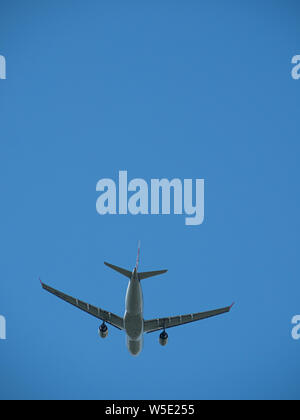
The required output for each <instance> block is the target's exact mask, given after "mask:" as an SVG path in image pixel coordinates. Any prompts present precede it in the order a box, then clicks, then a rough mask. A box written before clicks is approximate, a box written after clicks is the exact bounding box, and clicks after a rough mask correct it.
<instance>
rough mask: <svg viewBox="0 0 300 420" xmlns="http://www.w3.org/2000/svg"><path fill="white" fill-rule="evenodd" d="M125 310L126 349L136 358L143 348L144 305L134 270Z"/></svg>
mask: <svg viewBox="0 0 300 420" xmlns="http://www.w3.org/2000/svg"><path fill="white" fill-rule="evenodd" d="M125 308H126V310H125V315H124V327H125V332H126V341H127V348H128V350H129V352H130V353H131V354H132V355H133V356H137V355H138V354H140V352H141V351H142V348H143V334H144V316H143V311H144V305H143V292H142V287H141V283H140V280H139V276H138V273H137V270H136V269H134V270H133V272H132V277H131V279H130V282H129V285H128V289H127V293H126V301H125Z"/></svg>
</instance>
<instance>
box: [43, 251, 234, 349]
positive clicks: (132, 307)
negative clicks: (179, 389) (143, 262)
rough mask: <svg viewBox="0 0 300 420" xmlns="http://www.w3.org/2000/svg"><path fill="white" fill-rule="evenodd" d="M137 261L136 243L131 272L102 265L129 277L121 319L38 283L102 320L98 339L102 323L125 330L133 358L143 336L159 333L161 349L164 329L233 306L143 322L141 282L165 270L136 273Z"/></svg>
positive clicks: (102, 331) (102, 334)
mask: <svg viewBox="0 0 300 420" xmlns="http://www.w3.org/2000/svg"><path fill="white" fill-rule="evenodd" d="M139 259H140V244H139V247H138V255H137V260H136V265H135V267H134V269H133V271H132V272H131V271H128V270H125V269H124V268H121V267H118V266H115V265H112V264H109V263H107V262H105V263H104V264H105V265H106V266H108V267H109V268H111V269H113V270H115V271H117V272H119V273H120V274H122V275H123V276H125V277H127V278H129V285H128V289H127V293H126V301H125V315H124V317H123V318H121V317H119V316H118V315H115V314H113V313H112V312H107V311H105V310H103V309H100V308H97V307H96V306H93V305H89V304H88V303H85V302H82V301H81V300H79V299H76V298H73V297H71V296H68V295H66V294H64V293H62V292H60V291H58V290H55V289H53V288H52V287H50V286H47V285H46V284H44V283H42V282H41V285H42V287H43V289H45V290H46V291H47V292H49V293H52V294H53V295H55V296H57V297H59V298H60V299H63V300H64V301H66V302H68V303H70V304H71V305H73V306H76V307H77V308H79V309H81V310H82V311H84V312H87V313H88V314H90V315H93V316H94V317H96V318H98V319H100V320H101V321H102V324H101V326H100V327H99V335H100V337H101V338H106V337H107V336H108V327H107V325H106V324H110V325H112V326H114V327H116V328H118V329H119V330H123V331H125V333H126V340H127V348H128V350H129V352H130V354H131V355H133V356H137V355H138V354H140V352H141V351H142V348H143V335H144V333H152V332H155V331H162V332H161V334H160V336H159V343H160V344H161V345H162V346H165V345H166V344H167V342H168V333H167V332H166V329H168V328H171V327H176V326H178V325H183V324H188V323H190V322H194V321H199V320H202V319H206V318H211V317H213V316H216V315H221V314H224V313H226V312H229V311H230V310H231V308H232V306H233V304H232V305H231V306H227V307H225V308H221V309H216V310H213V311H208V312H198V313H193V314H188V315H180V316H172V317H167V318H157V319H151V320H144V316H143V293H142V287H141V280H144V279H147V278H149V277H153V276H157V275H160V274H164V273H166V272H167V271H168V270H160V271H148V272H141V273H140V272H139V271H138V268H139Z"/></svg>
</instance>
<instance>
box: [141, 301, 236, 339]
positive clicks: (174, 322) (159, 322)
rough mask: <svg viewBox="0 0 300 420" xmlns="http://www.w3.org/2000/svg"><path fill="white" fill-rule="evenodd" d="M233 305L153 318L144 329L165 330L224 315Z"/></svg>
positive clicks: (150, 330)
mask: <svg viewBox="0 0 300 420" xmlns="http://www.w3.org/2000/svg"><path fill="white" fill-rule="evenodd" d="M232 306H233V304H232V305H231V306H227V307H226V308H221V309H216V310H214V311H208V312H198V313H195V314H189V315H180V316H173V317H169V318H158V319H151V320H149V321H144V331H145V332H146V333H151V332H154V331H159V330H164V329H167V328H172V327H177V326H179V325H184V324H188V323H190V322H194V321H200V320H201V319H206V318H211V317H213V316H217V315H222V314H224V313H226V312H229V311H230V309H231V308H232Z"/></svg>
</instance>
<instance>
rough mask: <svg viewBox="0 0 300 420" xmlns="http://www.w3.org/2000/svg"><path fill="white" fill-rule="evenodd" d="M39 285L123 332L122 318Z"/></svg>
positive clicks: (45, 285) (44, 285)
mask: <svg viewBox="0 0 300 420" xmlns="http://www.w3.org/2000/svg"><path fill="white" fill-rule="evenodd" d="M41 285H42V287H43V289H44V290H46V291H47V292H49V293H52V294H53V295H55V296H57V297H59V298H60V299H62V300H64V301H65V302H68V303H70V304H71V305H73V306H75V307H76V308H78V309H81V310H82V311H84V312H87V313H88V314H90V315H92V316H94V317H95V318H98V319H101V321H104V322H107V323H108V324H110V325H113V326H114V327H116V328H118V329H119V330H124V321H123V318H120V317H119V316H118V315H115V314H113V313H111V312H107V311H104V310H103V309H100V308H97V307H96V306H93V305H89V304H88V303H85V302H82V301H81V300H78V299H75V298H73V297H72V296H69V295H66V294H65V293H62V292H60V291H59V290H56V289H53V288H52V287H50V286H47V284H44V283H42V282H41Z"/></svg>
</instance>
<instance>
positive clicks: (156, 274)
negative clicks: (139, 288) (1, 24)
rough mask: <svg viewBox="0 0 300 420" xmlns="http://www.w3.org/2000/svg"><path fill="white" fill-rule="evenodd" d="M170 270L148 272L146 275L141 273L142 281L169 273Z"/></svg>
mask: <svg viewBox="0 0 300 420" xmlns="http://www.w3.org/2000/svg"><path fill="white" fill-rule="evenodd" d="M167 271H168V270H160V271H147V272H145V273H139V278H140V280H144V279H148V278H149V277H154V276H159V275H160V274H165V273H167Z"/></svg>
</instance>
